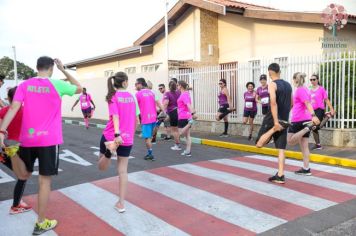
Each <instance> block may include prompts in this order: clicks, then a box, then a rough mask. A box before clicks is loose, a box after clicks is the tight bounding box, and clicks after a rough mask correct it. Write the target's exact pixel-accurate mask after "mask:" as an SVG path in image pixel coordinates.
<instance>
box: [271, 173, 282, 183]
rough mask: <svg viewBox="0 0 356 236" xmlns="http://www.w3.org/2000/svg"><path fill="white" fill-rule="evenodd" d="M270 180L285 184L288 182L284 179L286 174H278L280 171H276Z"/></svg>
mask: <svg viewBox="0 0 356 236" xmlns="http://www.w3.org/2000/svg"><path fill="white" fill-rule="evenodd" d="M268 181H270V182H273V183H277V184H284V183H285V182H286V181H285V179H284V175H282V176H278V173H276V174H275V175H274V176H272V177H270V178H268Z"/></svg>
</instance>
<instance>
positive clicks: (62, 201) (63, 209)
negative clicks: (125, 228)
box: [24, 191, 123, 236]
mask: <svg viewBox="0 0 356 236" xmlns="http://www.w3.org/2000/svg"><path fill="white" fill-rule="evenodd" d="M50 199H51V203H53V204H51V205H49V206H48V208H47V210H46V217H47V218H49V219H56V220H57V221H58V225H57V227H56V228H55V231H56V233H57V234H58V235H66V236H78V235H86V236H95V235H117V236H120V235H123V234H122V233H120V232H119V231H117V230H116V229H114V228H113V227H111V226H110V225H108V224H106V223H105V222H104V221H102V220H101V219H100V218H98V217H97V216H95V215H94V214H93V213H91V212H90V211H88V210H86V209H85V208H83V207H82V206H80V205H79V204H78V203H76V202H74V201H73V200H72V199H70V198H68V197H67V196H65V195H64V194H63V193H61V192H59V191H53V192H51V196H50ZM24 200H25V201H26V202H27V203H28V204H30V205H32V206H33V207H34V209H37V206H36V204H37V196H36V195H31V196H28V197H26V198H25V199H24ZM93 222H95V224H93Z"/></svg>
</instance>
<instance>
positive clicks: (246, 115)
mask: <svg viewBox="0 0 356 236" xmlns="http://www.w3.org/2000/svg"><path fill="white" fill-rule="evenodd" d="M256 114H257V111H246V110H244V117H251V118H252V119H254V118H255V116H256Z"/></svg>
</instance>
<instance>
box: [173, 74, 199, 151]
mask: <svg viewBox="0 0 356 236" xmlns="http://www.w3.org/2000/svg"><path fill="white" fill-rule="evenodd" d="M178 90H180V92H181V94H180V96H179V98H178V100H177V104H178V129H179V135H184V137H185V139H186V144H187V147H186V149H185V150H184V151H183V152H182V154H181V155H182V156H187V157H191V156H192V152H191V148H192V139H191V137H190V128H191V127H192V125H193V124H194V120H196V119H197V116H196V115H195V110H194V108H193V105H192V99H191V97H190V94H189V91H188V84H187V83H186V82H185V81H183V80H181V81H178Z"/></svg>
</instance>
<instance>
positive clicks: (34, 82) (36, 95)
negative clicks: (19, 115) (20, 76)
mask: <svg viewBox="0 0 356 236" xmlns="http://www.w3.org/2000/svg"><path fill="white" fill-rule="evenodd" d="M76 90H77V87H76V86H75V85H71V84H69V83H67V82H64V81H62V80H52V79H47V78H31V79H28V80H26V81H24V82H23V83H21V84H20V85H19V86H18V88H17V90H16V93H15V96H14V101H17V102H21V103H22V104H24V107H23V119H22V127H21V133H20V143H21V146H22V147H48V146H54V145H59V144H62V143H63V136H62V117H61V105H62V100H61V97H62V96H63V95H70V96H73V95H74V94H75V92H76Z"/></svg>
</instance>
